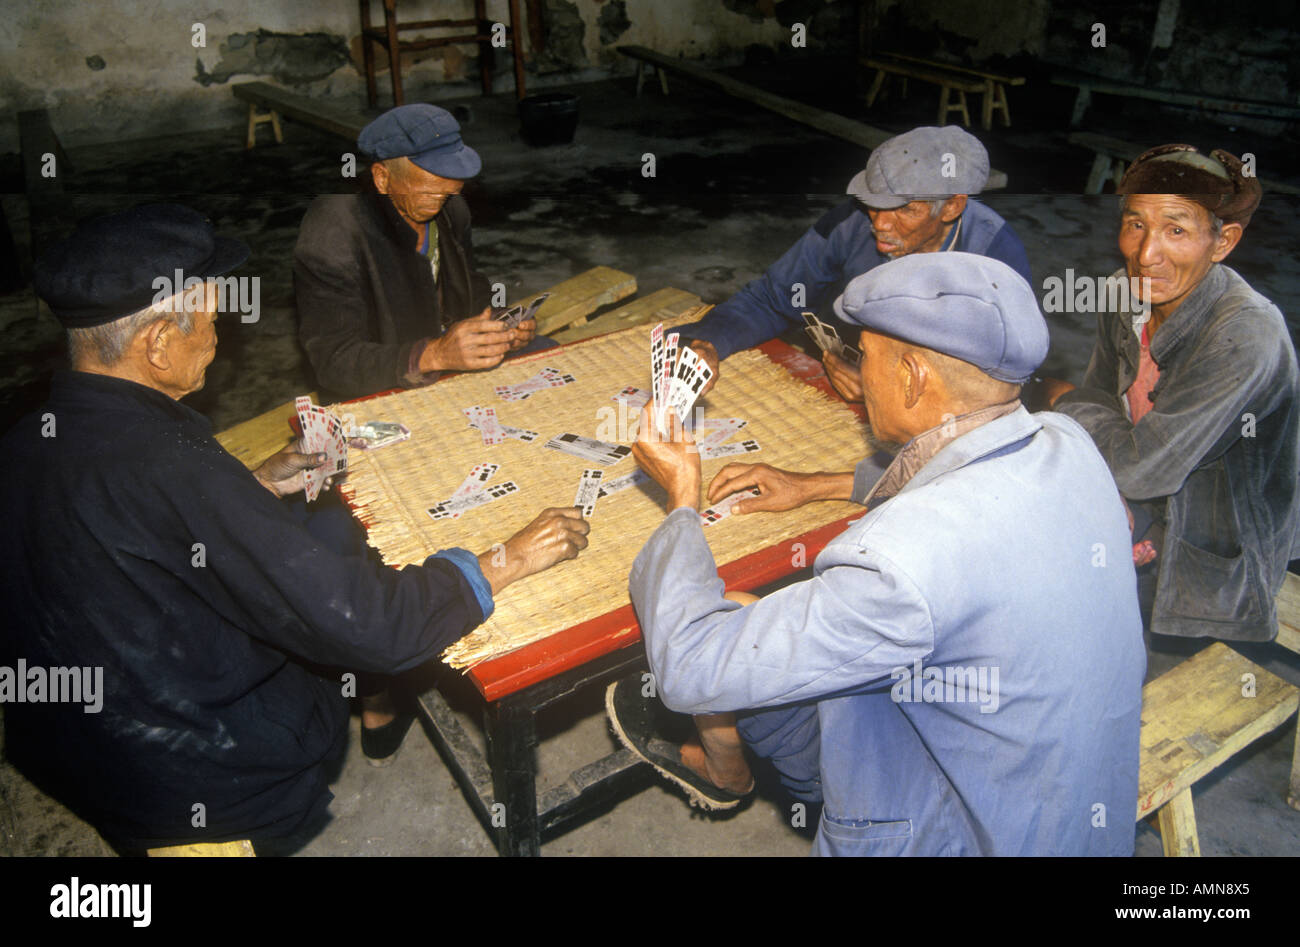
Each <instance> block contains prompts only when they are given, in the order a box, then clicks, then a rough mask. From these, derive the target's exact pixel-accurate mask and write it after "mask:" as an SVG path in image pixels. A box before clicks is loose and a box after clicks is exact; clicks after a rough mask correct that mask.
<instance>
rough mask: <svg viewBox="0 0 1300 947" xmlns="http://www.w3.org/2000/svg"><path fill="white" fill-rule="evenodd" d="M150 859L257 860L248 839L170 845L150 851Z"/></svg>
mask: <svg viewBox="0 0 1300 947" xmlns="http://www.w3.org/2000/svg"><path fill="white" fill-rule="evenodd" d="M149 857H150V858H255V857H256V853H255V852H254V851H253V843H252V842H250V841H249V840H248V839H240V840H239V841H238V842H196V843H194V844H193V845H168V846H167V847H166V848H151V849H149Z"/></svg>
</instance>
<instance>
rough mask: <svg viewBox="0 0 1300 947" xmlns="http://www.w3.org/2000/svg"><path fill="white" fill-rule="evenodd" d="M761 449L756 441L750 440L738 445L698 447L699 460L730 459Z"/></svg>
mask: <svg viewBox="0 0 1300 947" xmlns="http://www.w3.org/2000/svg"><path fill="white" fill-rule="evenodd" d="M762 449H763V448H761V447H759V446H758V441H755V440H752V439H751V440H748V441H741V442H740V443H739V444H709V445H707V446H703V447H700V459H701V460H716V459H717V458H719V457H732V456H734V455H736V454H752V453H754V451H757V450H762Z"/></svg>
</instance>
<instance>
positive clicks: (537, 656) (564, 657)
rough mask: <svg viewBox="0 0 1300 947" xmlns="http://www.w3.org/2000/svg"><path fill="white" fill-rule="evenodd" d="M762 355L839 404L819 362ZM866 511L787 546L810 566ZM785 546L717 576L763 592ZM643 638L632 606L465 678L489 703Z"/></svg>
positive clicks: (780, 570) (782, 571)
mask: <svg viewBox="0 0 1300 947" xmlns="http://www.w3.org/2000/svg"><path fill="white" fill-rule="evenodd" d="M583 341H586V340H583ZM570 344H578V343H570ZM758 350H759V351H760V352H762V353H763V354H764V355H766V356H767V357H768V358H770V359H771V360H772V361H774V362H776V363H777V364H778V365H780V366H781V367H782V368H785V369H786V370H787V371H789V372H790V373H791V374H792V375H794V377H796V378H798V379H799V380H800V381H802V382H804V383H805V384H809V385H812V386H813V387H814V388H816V389H818V390H819V391H821V392H822V393H824V394H826V395H829V396H830V397H832V398H837V399H838V397H839V396H838V395H836V394H835V393H834V390H833V389H832V388H831V386H830V382H828V381H827V380H826V376H825V373H824V372H823V371H822V367H821V363H820V362H817V361H816V360H815V359H812V358H810V357H809V356H807V355H804V354H803V353H802V352H799V351H798V350H796V349H795V348H794V347H793V346H791V345H789V344H787V343H785V342H782V341H781V340H780V339H773V340H772V341H770V342H765V343H763V344H762V345H760V346H758ZM548 351H549V350H548ZM544 354H545V353H544V352H539V353H537V355H544ZM795 356H799V357H800V358H802V359H803V360H806V361H800V358H796V357H795ZM531 360H532V359H530V361H531ZM809 362H811V363H812V365H811V366H809V365H808V363H809ZM849 407H850V408H851V409H852V410H853V411H854V413H855V414H857V415H858V416H859V417H865V412H864V411H863V408H862V406H861V405H854V404H851V405H849ZM862 512H864V511H857V512H854V513H853V514H851V515H849V516H846V517H844V519H841V520H836V521H835V522H833V523H827V524H826V525H824V526H820V527H818V528H817V529H814V530H810V531H809V532H806V533H802V534H800V535H799V536H794V537H792V538H791V539H789V540H788V542H789V544H790V545H791V546H793V545H794V544H795V543H801V544H803V546H804V550H803V555H804V556H806V559H805V561H806V562H811V561H812V560H813V559H814V558H815V557H816V556H817V554H818V553H820V552H821V551H822V549H824V548H825V547H826V545H827V544H828V543H829V542H830V541H831V540H832V539H834V538H835V537H836V536H838V535H839V534H840V533H842V532H843V531H844V530H845V528H847V526H848V525H849V523H850V522H852V521H853V520H855V519H857V518H858V517H859V516H861V515H862ZM781 545H782V544H781V543H778V544H777V545H774V546H770V547H768V548H767V549H761V550H759V551H758V552H755V553H751V554H749V555H748V556H745V557H743V558H741V559H737V560H736V561H735V562H732V563H728V564H727V565H725V566H722V567H721V568H720V569H719V570H718V574H719V575H720V576H721V578H722V580H723V582H725V583H726V586H727V589H728V591H732V590H736V591H749V590H751V589H756V588H761V587H762V586H764V585H767V584H768V583H770V582H775V581H776V580H777V579H779V578H781V577H782V576H785V575H789V574H790V572H791V571H793V570H792V569H791V568H790V566H789V565H787V562H788V561H789V558H788V556H787V555H786V554H784V553H783V554H781V555H779V556H776V555H773V553H775V552H776V551H777V550H778V549H779V548H780V547H781ZM640 639H641V629H640V626H639V625H638V624H637V621H636V615H635V614H634V612H633V609H632V605H631V604H630V603H629V604H627V605H624V606H622V607H621V608H617V609H615V610H614V611H612V612H606V613H605V614H604V615H600V616H598V617H596V618H592V619H589V620H588V621H584V622H581V623H579V624H577V625H574V626H572V627H570V628H566V629H565V630H564V631H559V632H556V633H555V634H553V635H549V636H547V637H546V638H543V639H542V640H540V641H534V642H533V643H532V644H527V645H524V646H523V647H522V648H519V649H517V650H515V651H511V652H510V653H509V654H503V655H501V657H499V658H491V659H489V660H487V661H483V662H481V663H479V664H476V665H474V666H473V667H471V668H468V669H467V670H466V672H465V673H466V675H467V676H468V677H469V679H470V680H471V681H472V682H473V684H474V686H475V687H476V688H477V689H478V691H479V693H480V694H482V695H483V698H484V699H485V700H488V701H495V700H500V699H501V698H503V697H508V696H509V695H511V694H514V693H518V692H519V691H521V690H523V689H524V688H526V687H529V686H531V685H533V684H538V683H541V682H542V681H545V680H547V679H549V678H552V677H555V676H556V675H557V674H562V673H563V672H565V671H568V670H572V669H573V668H576V667H579V666H581V665H583V664H586V663H587V662H588V661H594V660H595V659H596V658H599V657H602V656H604V655H606V654H610V653H611V652H614V651H617V650H619V649H621V648H627V647H631V646H632V645H634V644H636V643H637V642H638V641H639V640H640Z"/></svg>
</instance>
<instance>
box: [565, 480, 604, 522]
mask: <svg viewBox="0 0 1300 947" xmlns="http://www.w3.org/2000/svg"><path fill="white" fill-rule="evenodd" d="M603 476H605V471H603V470H596V469H594V468H588V469H587V470H584V471H583V472H582V479H581V480H579V481H578V493H577V495H576V496H575V497H574V498H573V505H574V506H580V507H582V515H583V516H585V517H587V518H588V519H590V518H591V514H592V513H593V512H595V510H596V499H597V497H599V496H600V478H601V477H603Z"/></svg>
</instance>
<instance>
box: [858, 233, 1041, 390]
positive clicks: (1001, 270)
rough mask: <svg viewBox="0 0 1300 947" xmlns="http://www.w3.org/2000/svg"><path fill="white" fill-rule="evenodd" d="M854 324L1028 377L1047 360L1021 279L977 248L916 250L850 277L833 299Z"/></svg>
mask: <svg viewBox="0 0 1300 947" xmlns="http://www.w3.org/2000/svg"><path fill="white" fill-rule="evenodd" d="M835 311H836V312H837V313H838V314H839V315H840V317H841V318H843V319H845V320H846V321H848V322H851V323H853V324H854V325H859V326H862V327H863V328H865V329H871V330H873V331H875V332H882V333H884V334H885V335H892V336H894V337H895V338H898V339H902V340H903V341H905V342H911V343H912V344H914V345H920V346H923V347H924V348H927V349H934V350H935V351H936V352H942V353H943V354H944V355H951V356H952V357H953V358H959V359H961V360H962V361H963V362H970V364H972V365H974V366H975V367H976V368H979V369H981V370H982V371H983V372H984V373H985V374H986V375H989V376H991V377H993V378H996V379H998V380H999V381H1008V382H1014V383H1016V384H1020V383H1023V382H1025V381H1028V380H1029V378H1030V377H1031V376H1032V375H1033V374H1034V371H1035V370H1036V369H1037V368H1038V366H1039V365H1041V364H1042V363H1043V359H1045V358H1046V357H1047V346H1048V342H1049V338H1048V334H1047V323H1046V322H1045V321H1044V320H1043V315H1042V313H1041V312H1039V311H1038V300H1037V299H1035V298H1034V291H1033V290H1032V289H1031V288H1030V286H1029V284H1028V283H1026V282H1025V279H1024V277H1023V276H1021V275H1020V274H1019V273H1017V272H1016V271H1015V270H1013V269H1012V268H1011V267H1009V266H1007V265H1006V264H1005V263H1003V262H1002V261H1001V260H994V259H991V258H989V257H986V256H980V255H979V254H978V253H957V252H948V253H916V254H913V255H911V256H905V257H899V258H898V259H897V260H891V261H890V262H888V263H884V264H882V265H880V266H877V267H873V268H872V269H870V270H868V271H867V272H865V273H863V274H862V275H861V276H858V277H855V278H854V279H853V280H852V281H851V282H850V283H849V285H848V286H846V287H845V288H844V293H843V295H841V296H840V298H839V299H837V300H835Z"/></svg>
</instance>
